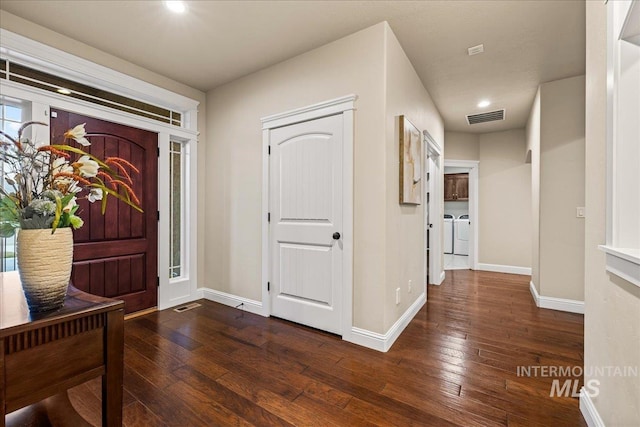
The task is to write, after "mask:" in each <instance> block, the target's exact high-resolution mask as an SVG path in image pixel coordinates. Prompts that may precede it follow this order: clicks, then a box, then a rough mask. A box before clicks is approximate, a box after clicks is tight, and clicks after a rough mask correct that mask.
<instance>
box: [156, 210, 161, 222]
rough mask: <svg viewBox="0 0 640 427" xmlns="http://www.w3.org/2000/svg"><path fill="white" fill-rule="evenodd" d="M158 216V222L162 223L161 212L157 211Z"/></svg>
mask: <svg viewBox="0 0 640 427" xmlns="http://www.w3.org/2000/svg"><path fill="white" fill-rule="evenodd" d="M156 212H157V216H158V221H160V211H156Z"/></svg>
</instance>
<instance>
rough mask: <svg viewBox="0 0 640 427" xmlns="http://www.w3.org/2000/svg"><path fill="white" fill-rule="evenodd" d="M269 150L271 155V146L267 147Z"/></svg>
mask: <svg viewBox="0 0 640 427" xmlns="http://www.w3.org/2000/svg"><path fill="white" fill-rule="evenodd" d="M267 152H268V154H269V155H271V146H269V147H267Z"/></svg>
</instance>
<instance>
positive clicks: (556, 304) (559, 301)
mask: <svg viewBox="0 0 640 427" xmlns="http://www.w3.org/2000/svg"><path fill="white" fill-rule="evenodd" d="M529 291H531V296H533V300H534V301H535V303H536V305H537V306H538V307H540V308H549V309H551V310H559V311H567V312H569V313H578V314H584V301H578V300H574V299H565V298H556V297H545V296H542V295H540V294H539V293H538V290H537V289H536V286H535V285H534V284H533V282H529Z"/></svg>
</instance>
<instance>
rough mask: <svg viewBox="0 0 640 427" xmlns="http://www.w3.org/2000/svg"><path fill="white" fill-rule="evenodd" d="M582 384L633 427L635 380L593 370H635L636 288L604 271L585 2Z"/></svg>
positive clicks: (600, 63) (599, 27)
mask: <svg viewBox="0 0 640 427" xmlns="http://www.w3.org/2000/svg"><path fill="white" fill-rule="evenodd" d="M586 67H587V71H586V101H587V102H586V183H585V184H586V194H585V199H586V212H587V217H586V219H585V221H586V227H585V228H586V233H585V250H584V252H585V258H584V259H585V270H584V271H585V318H584V321H585V328H584V329H585V336H584V366H585V372H586V375H585V378H584V379H585V382H586V381H589V380H591V379H596V380H598V381H600V387H599V391H600V393H599V395H598V396H596V397H592V400H593V402H594V403H595V406H596V409H597V411H598V413H599V414H600V416H601V417H602V420H603V421H604V423H605V425H607V426H630V425H637V424H638V420H640V404H639V402H640V377H612V376H598V375H595V374H594V373H590V370H592V369H594V368H595V367H606V366H615V367H624V366H635V367H636V368H640V366H639V365H640V288H638V287H637V286H634V285H632V284H631V283H628V282H626V281H624V280H622V279H620V278H618V277H616V276H615V275H611V274H607V273H606V271H605V255H604V252H602V251H600V250H599V249H598V245H601V244H604V243H605V228H606V216H605V207H606V115H605V114H606V6H605V5H604V4H603V3H601V2H587V56H586Z"/></svg>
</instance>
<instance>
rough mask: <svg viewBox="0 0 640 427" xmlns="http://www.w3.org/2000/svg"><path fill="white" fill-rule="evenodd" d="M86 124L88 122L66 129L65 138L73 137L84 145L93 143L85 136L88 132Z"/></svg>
mask: <svg viewBox="0 0 640 427" xmlns="http://www.w3.org/2000/svg"><path fill="white" fill-rule="evenodd" d="M84 125H86V123H83V124H81V125H78V126H76V127H74V128H73V129H69V130H68V131H66V132H65V133H64V137H65V138H71V139H73V140H75V141H76V142H77V143H78V144H80V145H83V146H85V147H86V146H89V145H91V143H90V142H89V140H88V139H87V138H85V135H86V134H87V131H85V130H84Z"/></svg>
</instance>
